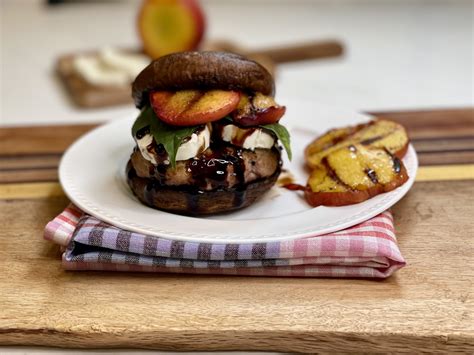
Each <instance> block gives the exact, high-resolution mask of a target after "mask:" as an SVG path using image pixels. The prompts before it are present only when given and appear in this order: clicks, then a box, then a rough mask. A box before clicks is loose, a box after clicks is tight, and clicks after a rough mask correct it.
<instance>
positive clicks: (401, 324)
mask: <svg viewBox="0 0 474 355" xmlns="http://www.w3.org/2000/svg"><path fill="white" fill-rule="evenodd" d="M377 115H378V116H380V117H387V118H392V119H395V120H398V121H400V122H402V123H404V124H405V125H406V126H407V127H408V129H409V132H410V134H411V137H412V140H413V143H414V145H415V147H416V148H417V150H418V153H419V157H420V162H421V165H422V167H421V169H420V173H419V175H418V177H417V182H416V183H415V185H414V187H413V189H412V190H411V191H410V192H409V194H408V195H407V196H406V197H405V198H404V199H403V200H402V201H401V202H399V203H398V204H397V205H396V206H395V207H394V209H393V212H394V216H395V224H396V229H397V235H398V239H399V243H400V248H401V250H402V253H403V255H404V256H405V258H406V260H407V262H408V266H407V267H406V268H404V269H402V270H400V271H399V272H398V273H397V274H396V275H394V276H392V277H390V278H389V279H387V280H385V281H370V280H340V279H298V278H257V277H254V278H251V277H215V276H189V275H151V274H130V273H106V272H65V271H63V270H62V269H61V265H60V251H59V248H58V247H57V246H56V245H53V244H51V243H48V242H46V241H43V240H42V229H43V227H44V225H45V224H46V222H47V221H49V220H50V219H51V218H53V217H54V216H55V215H56V214H57V213H59V212H60V211H61V210H62V209H63V208H64V207H65V206H66V204H67V203H68V201H67V199H66V197H65V196H64V194H63V192H62V190H61V188H60V186H59V185H58V183H57V164H58V161H59V159H60V156H61V154H62V152H63V151H64V149H65V148H66V147H67V146H68V145H69V144H70V143H71V142H72V141H73V140H75V139H76V138H77V137H78V136H80V135H81V134H83V133H84V132H86V131H88V130H89V129H91V128H92V126H67V127H66V126H55V127H22V128H3V129H0V217H1V227H0V231H1V233H0V270H1V272H0V344H2V345H44V346H59V347H78V348H102V347H104V348H109V347H114V348H116V347H125V348H130V347H136V348H153V349H165V350H174V349H176V350H237V349H240V350H279V351H311V352H317V351H323V352H324V351H358V352H361V351H364V352H367V351H369V352H371V351H378V352H387V351H391V352H392V351H393V352H397V351H410V352H412V351H413V352H415V351H421V350H425V351H464V352H470V353H472V352H473V351H474V326H473V325H474V321H473V300H472V290H473V288H472V282H473V274H474V272H473V269H472V261H473V245H474V243H473V236H474V228H473V227H474V225H473V220H474V218H473V216H474V206H473V205H474V203H473V192H474V188H473V187H474V184H473V181H472V180H473V179H474V110H473V109H459V110H444V111H431V112H420V111H418V112H391V113H378V114H377Z"/></svg>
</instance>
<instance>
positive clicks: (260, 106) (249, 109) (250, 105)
mask: <svg viewBox="0 0 474 355" xmlns="http://www.w3.org/2000/svg"><path fill="white" fill-rule="evenodd" d="M285 111H286V107H285V106H279V105H278V104H277V103H276V102H275V100H274V99H273V97H270V96H265V95H262V94H261V93H257V94H255V96H254V97H253V98H251V99H250V98H249V97H248V96H247V95H242V97H241V99H240V102H239V105H238V106H237V110H236V111H235V112H234V113H233V116H232V117H233V119H234V121H235V122H236V123H237V124H239V125H241V126H259V125H265V124H270V123H276V122H278V121H279V120H280V118H281V117H282V116H283V115H284V114H285Z"/></svg>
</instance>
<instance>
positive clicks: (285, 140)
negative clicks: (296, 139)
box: [260, 123, 291, 160]
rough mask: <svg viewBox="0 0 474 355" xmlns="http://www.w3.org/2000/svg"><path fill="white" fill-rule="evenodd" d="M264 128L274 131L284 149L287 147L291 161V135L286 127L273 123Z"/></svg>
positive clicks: (263, 126)
mask: <svg viewBox="0 0 474 355" xmlns="http://www.w3.org/2000/svg"><path fill="white" fill-rule="evenodd" d="M260 127H262V128H265V129H268V130H269V131H272V132H273V133H274V134H275V135H276V136H277V138H278V139H279V140H280V142H281V144H283V147H285V150H286V154H287V155H288V159H289V160H291V143H290V133H289V132H288V130H287V129H286V128H285V126H283V125H281V124H279V123H271V124H266V125H262V126H260Z"/></svg>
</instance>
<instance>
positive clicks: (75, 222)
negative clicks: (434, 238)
mask: <svg viewBox="0 0 474 355" xmlns="http://www.w3.org/2000/svg"><path fill="white" fill-rule="evenodd" d="M44 238H45V239H47V240H50V241H53V242H54V243H56V244H59V245H61V246H63V247H65V246H67V248H66V250H65V252H64V254H63V266H64V268H65V269H67V270H108V271H140V272H171V273H193V274H225V275H249V276H298V277H318V276H323V277H365V278H386V277H388V276H390V275H391V274H392V273H393V272H394V271H396V270H398V269H400V268H402V267H403V266H404V265H405V260H404V259H403V257H402V255H401V254H400V250H399V248H398V245H397V242H396V238H395V234H394V229H393V220H392V216H391V214H390V212H388V211H387V212H384V213H381V214H380V215H378V216H376V217H374V218H372V219H370V220H368V221H365V222H363V223H361V224H358V225H356V226H353V227H351V228H348V229H346V230H343V231H339V232H335V233H330V234H326V235H321V236H315V237H309V238H304V239H298V240H291V241H282V242H269V243H250V244H249V243H247V244H232V243H228V244H214V243H196V242H183V241H172V240H167V239H163V238H158V237H153V236H148V235H143V234H140V233H134V232H130V231H126V230H122V229H119V228H117V227H115V226H112V225H110V224H107V223H105V222H103V221H100V220H98V219H96V218H94V217H92V216H89V215H87V214H84V213H83V212H82V211H81V210H79V209H78V208H77V207H75V206H74V205H70V206H68V207H67V208H66V209H65V210H64V211H63V212H62V213H61V214H60V215H58V216H57V217H56V218H55V219H54V220H53V221H51V222H49V223H48V224H47V226H46V228H45V234H44Z"/></svg>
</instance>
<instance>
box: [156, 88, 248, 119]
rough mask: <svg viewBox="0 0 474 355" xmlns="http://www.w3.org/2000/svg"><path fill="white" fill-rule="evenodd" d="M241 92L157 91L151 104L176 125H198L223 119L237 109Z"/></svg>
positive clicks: (158, 114)
mask: <svg viewBox="0 0 474 355" xmlns="http://www.w3.org/2000/svg"><path fill="white" fill-rule="evenodd" d="M239 101H240V93H239V92H237V91H224V90H210V91H199V90H181V91H176V92H173V91H155V92H152V93H151V94H150V103H151V106H152V107H153V110H154V111H155V113H156V115H157V116H158V117H159V118H160V119H161V120H162V121H163V122H165V123H167V124H169V125H172V126H195V125H199V124H204V123H208V122H212V121H217V120H220V119H221V118H223V117H225V116H226V115H228V114H229V113H231V112H232V111H234V110H235V109H236V108H237V105H238V104H239Z"/></svg>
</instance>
